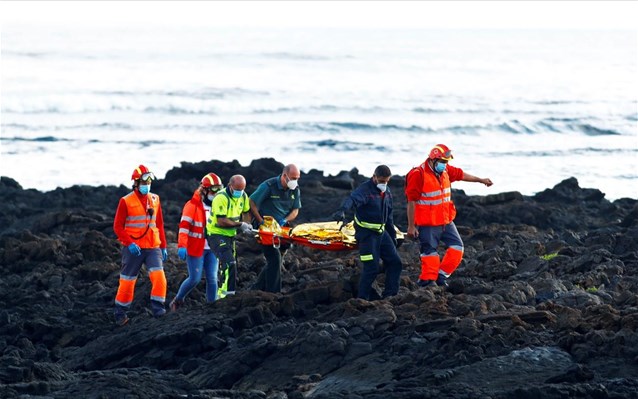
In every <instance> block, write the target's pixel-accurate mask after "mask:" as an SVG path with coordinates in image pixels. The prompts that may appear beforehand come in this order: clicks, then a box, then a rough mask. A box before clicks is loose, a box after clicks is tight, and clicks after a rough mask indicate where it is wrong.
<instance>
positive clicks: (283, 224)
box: [277, 218, 288, 226]
mask: <svg viewBox="0 0 638 399" xmlns="http://www.w3.org/2000/svg"><path fill="white" fill-rule="evenodd" d="M277 223H279V225H280V226H285V225H286V223H288V221H286V218H281V219H279V220H278V221H277Z"/></svg>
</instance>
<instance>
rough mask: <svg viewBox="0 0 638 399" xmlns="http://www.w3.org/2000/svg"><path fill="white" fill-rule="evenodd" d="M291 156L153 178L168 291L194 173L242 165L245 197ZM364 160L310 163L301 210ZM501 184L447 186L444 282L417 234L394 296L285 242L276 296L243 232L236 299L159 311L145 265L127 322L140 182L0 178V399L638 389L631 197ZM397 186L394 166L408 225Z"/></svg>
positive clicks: (528, 394)
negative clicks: (524, 191)
mask: <svg viewBox="0 0 638 399" xmlns="http://www.w3.org/2000/svg"><path fill="white" fill-rule="evenodd" d="M148 166H150V167H151V168H152V165H148ZM282 166H283V165H282V164H281V163H279V162H277V161H276V160H273V159H260V160H256V161H253V162H252V163H251V164H250V165H249V166H242V165H240V164H239V163H237V162H233V163H221V162H218V161H211V162H202V163H196V164H192V163H183V164H182V165H181V167H179V168H175V169H173V170H171V171H169V172H168V173H167V175H166V177H165V178H164V179H162V180H158V181H156V182H154V184H153V187H152V191H153V192H155V193H157V194H159V195H160V196H161V198H162V204H163V211H164V215H165V221H166V231H167V237H168V239H169V242H170V245H169V254H170V255H169V260H168V262H166V264H165V270H166V275H167V278H168V289H169V294H168V299H169V300H170V299H172V298H173V297H174V295H175V293H176V291H177V288H178V287H179V284H180V283H181V281H182V280H183V279H184V278H185V276H186V266H185V263H184V262H183V261H180V260H179V259H178V257H177V255H176V251H177V248H176V242H177V227H178V223H179V218H180V215H181V209H182V206H183V204H184V202H185V201H186V200H187V199H188V198H190V196H191V194H192V192H193V190H194V189H195V187H196V186H197V183H198V180H199V178H201V177H202V176H203V175H204V174H206V173H208V172H210V171H214V172H216V173H217V174H218V175H220V176H221V177H222V178H223V179H224V181H227V180H228V178H229V177H230V176H231V175H232V174H235V173H241V174H243V175H244V176H245V177H246V179H247V180H248V188H247V191H248V192H249V193H250V192H252V191H253V190H254V189H255V188H256V186H257V184H259V183H260V182H261V181H262V180H264V179H265V178H267V177H271V176H274V175H277V174H278V173H280V171H281V168H282ZM396 172H397V171H395V173H396ZM371 173H372V171H357V170H356V169H353V170H351V171H349V172H342V173H340V174H339V175H337V176H324V175H323V173H322V172H320V171H316V170H312V171H310V172H309V173H304V174H302V178H301V180H300V185H301V190H302V204H303V208H302V210H301V212H300V217H299V218H298V222H300V223H302V222H307V221H324V220H327V219H328V217H329V215H330V214H331V213H332V212H333V211H334V210H336V208H337V207H338V205H339V204H340V202H341V201H342V200H343V198H345V196H346V195H347V194H348V193H349V191H350V190H351V189H352V188H353V187H355V186H356V185H358V184H359V183H360V182H362V181H364V180H365V179H366V178H367V177H366V176H369V175H370V174H371ZM490 177H491V178H492V179H493V180H494V181H495V183H496V184H495V186H493V187H492V188H490V189H486V190H485V193H486V194H489V195H485V196H467V195H465V193H464V192H463V191H461V190H453V199H454V201H455V203H456V205H457V208H458V210H459V214H458V216H457V219H456V224H457V226H458V228H459V231H460V233H461V235H462V237H463V239H464V241H465V258H464V261H463V263H462V264H461V266H460V267H459V269H458V271H457V272H456V273H455V274H454V275H453V276H452V277H451V278H450V280H449V283H450V287H449V288H448V289H447V290H444V289H442V288H438V287H437V288H419V287H417V285H416V284H415V282H416V279H417V276H418V273H419V260H418V245H417V244H416V243H415V242H413V241H411V240H406V241H405V242H404V244H403V245H402V246H401V247H400V249H399V251H400V254H401V257H402V259H403V261H404V271H403V275H402V281H401V290H400V293H399V295H398V296H396V297H393V298H391V299H388V300H381V299H379V300H373V301H369V302H368V301H364V300H360V299H356V298H355V297H356V286H357V278H358V273H359V268H358V266H357V252H356V251H346V252H325V251H318V250H313V249H310V248H306V247H294V248H292V249H291V250H290V251H288V253H287V254H286V256H285V258H284V263H285V271H284V273H283V277H284V291H283V293H282V294H270V293H264V292H260V291H248V290H247V289H248V287H249V286H250V285H251V284H252V282H253V281H254V280H255V278H256V276H257V273H258V272H259V271H260V270H261V268H262V267H263V265H264V263H265V261H264V259H263V257H262V256H261V253H260V248H259V245H258V244H257V243H256V241H255V239H254V238H253V237H252V236H250V235H248V236H242V237H240V239H239V244H238V256H239V269H240V272H239V287H240V289H241V290H240V291H239V292H238V293H237V295H235V296H231V297H227V298H225V299H222V300H219V301H217V302H215V303H213V304H207V303H205V297H204V283H203V282H202V283H200V285H199V287H197V288H196V289H195V290H194V291H193V292H192V293H191V295H190V296H189V297H188V298H187V302H186V305H185V306H184V308H183V310H182V309H180V311H179V312H176V313H168V314H167V315H166V316H164V317H162V318H159V319H155V318H153V317H152V316H151V314H150V310H149V305H150V304H149V298H148V296H149V291H150V284H149V281H148V277H147V275H146V273H144V272H143V273H142V275H141V276H140V279H139V280H138V284H137V289H136V295H135V300H134V303H133V306H132V310H131V312H130V313H129V316H130V317H131V321H130V322H129V324H128V325H126V326H124V327H117V326H116V325H115V324H114V320H113V315H112V306H113V299H114V296H115V292H116V289H117V284H118V275H119V268H120V245H119V244H118V242H117V240H116V239H115V235H114V234H113V230H112V223H113V216H114V213H115V209H116V206H117V203H118V200H119V198H120V197H121V196H123V195H125V194H126V193H127V192H129V190H130V188H129V187H124V186H120V187H112V186H109V187H105V186H100V187H90V186H74V187H71V188H67V189H56V190H54V191H50V192H45V193H42V192H38V191H36V190H24V189H22V187H21V186H20V185H19V183H18V182H16V181H14V180H12V179H10V178H7V177H2V178H1V179H0V226H1V227H0V397H2V398H17V397H22V398H118V399H124V398H184V397H188V398H210V399H212V398H227V399H266V398H272V399H275V398H276V399H286V398H289V399H293V398H294V399H301V398H317V399H319V398H321V399H328V398H331V399H341V398H343V399H346V398H374V399H386V398H397V399H398V398H402V399H407V398H414V399H416V398H428V397H436V398H437V399H443V398H518V399H524V398H530V399H532V398H541V397H542V398H544V399H552V398H638V332H637V330H638V205H637V204H638V201H637V200H636V199H629V198H624V199H620V200H616V201H613V202H610V201H608V200H606V199H605V198H604V197H605V195H604V194H603V193H601V192H600V191H599V190H597V189H589V188H581V187H579V184H578V182H577V180H576V179H574V178H571V179H567V180H565V181H563V182H561V183H559V184H558V185H556V186H555V187H553V188H550V189H547V190H545V191H543V192H540V193H538V194H536V195H534V196H524V195H521V194H520V193H518V192H506V193H498V191H497V190H498V176H490ZM463 184H469V183H462V184H461V183H456V184H455V187H460V188H462V186H463ZM402 188H403V178H402V177H400V176H395V177H394V178H393V180H392V181H391V189H392V190H393V193H394V194H395V197H396V207H395V208H396V209H395V214H394V215H395V220H396V221H397V224H398V226H399V227H400V228H401V230H403V231H405V229H406V226H405V223H406V217H405V212H406V211H405V209H406V204H405V198H404V196H403V190H402ZM382 281H383V279H382V277H380V278H379V280H378V282H377V283H378V284H382ZM376 288H377V289H379V287H376ZM379 291H380V290H379Z"/></svg>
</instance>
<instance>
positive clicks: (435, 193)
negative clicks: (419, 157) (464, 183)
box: [414, 163, 456, 226]
mask: <svg viewBox="0 0 638 399" xmlns="http://www.w3.org/2000/svg"><path fill="white" fill-rule="evenodd" d="M419 169H420V170H421V173H422V176H423V187H422V188H421V196H420V197H419V199H418V200H417V201H416V202H415V204H414V223H415V224H416V225H417V226H442V225H446V224H448V223H450V222H452V221H453V220H454V218H455V217H456V207H455V206H454V203H453V202H452V189H451V185H450V176H449V175H448V173H447V171H444V172H443V173H441V175H440V178H439V179H437V177H436V175H435V174H434V172H433V171H432V170H431V169H430V168H429V167H428V166H427V164H425V163H422V164H421V165H420V166H419Z"/></svg>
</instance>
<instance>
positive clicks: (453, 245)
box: [405, 144, 492, 287]
mask: <svg viewBox="0 0 638 399" xmlns="http://www.w3.org/2000/svg"><path fill="white" fill-rule="evenodd" d="M453 158H454V157H453V156H452V150H450V149H449V148H448V146H446V145H445V144H437V145H435V146H434V147H433V148H432V149H431V150H430V154H429V156H428V159H426V160H425V162H423V163H422V164H421V165H419V166H418V167H415V168H412V170H410V172H408V174H407V175H406V187H405V196H406V198H407V201H408V209H407V211H408V212H407V214H408V236H409V237H412V238H418V240H419V243H420V253H421V254H420V259H421V274H420V275H419V280H418V285H419V286H422V287H427V286H433V285H439V286H443V287H447V278H448V277H449V276H450V275H451V274H452V273H454V271H455V270H456V268H457V267H458V266H459V264H460V263H461V260H462V259H463V241H462V240H461V236H460V235H459V232H458V230H457V229H456V226H455V225H454V217H455V216H456V208H455V207H454V203H453V202H452V191H451V183H453V182H455V181H467V182H476V183H483V184H485V185H486V186H487V187H489V186H491V185H492V180H490V179H489V178H480V177H476V176H473V175H471V174H469V173H466V172H464V171H463V170H462V169H461V168H456V167H454V166H452V165H449V164H448V162H449V161H450V160H452V159H453ZM439 242H443V244H445V246H446V247H447V249H446V251H445V255H444V256H443V259H441V258H440V257H439V254H438V252H437V247H438V246H439Z"/></svg>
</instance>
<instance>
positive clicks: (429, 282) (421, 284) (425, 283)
mask: <svg viewBox="0 0 638 399" xmlns="http://www.w3.org/2000/svg"><path fill="white" fill-rule="evenodd" d="M416 285H418V286H419V287H433V286H436V281H434V280H419V281H417V283H416Z"/></svg>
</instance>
